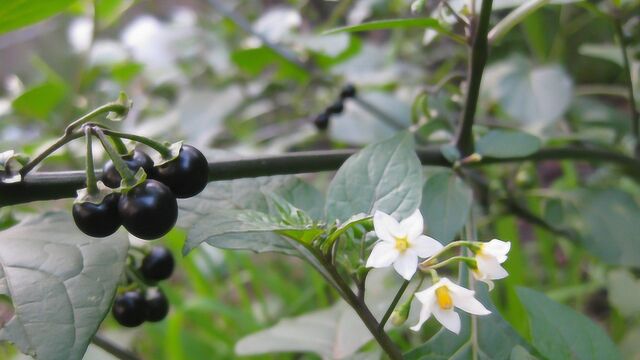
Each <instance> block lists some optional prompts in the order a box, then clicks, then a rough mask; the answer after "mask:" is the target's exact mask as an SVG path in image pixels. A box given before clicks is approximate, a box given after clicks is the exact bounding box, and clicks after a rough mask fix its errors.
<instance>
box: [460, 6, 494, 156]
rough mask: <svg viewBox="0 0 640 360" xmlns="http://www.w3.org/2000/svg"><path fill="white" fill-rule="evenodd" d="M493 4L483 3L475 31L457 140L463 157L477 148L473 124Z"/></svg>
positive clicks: (485, 59)
mask: <svg viewBox="0 0 640 360" xmlns="http://www.w3.org/2000/svg"><path fill="white" fill-rule="evenodd" d="M492 4H493V0H483V1H482V8H481V9H480V18H479V21H478V22H477V25H478V26H477V28H476V29H474V30H475V36H474V39H473V43H472V47H471V56H470V59H469V75H468V82H467V83H468V89H467V95H466V99H465V106H464V111H463V113H462V120H461V122H460V127H459V129H458V134H457V140H456V146H457V147H458V149H459V150H460V154H461V155H462V156H463V157H466V156H469V155H471V154H473V152H474V148H475V146H474V141H473V122H474V118H475V114H476V107H477V105H478V96H479V95H480V83H481V81H482V72H483V71H484V66H485V64H486V63H487V57H488V43H487V33H488V32H489V18H490V17H491V6H492ZM472 21H473V23H472V24H475V22H476V19H472Z"/></svg>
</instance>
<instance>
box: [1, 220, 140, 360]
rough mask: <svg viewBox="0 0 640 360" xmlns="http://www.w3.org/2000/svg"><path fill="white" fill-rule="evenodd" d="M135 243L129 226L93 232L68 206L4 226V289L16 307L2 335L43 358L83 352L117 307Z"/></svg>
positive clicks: (77, 355) (70, 356)
mask: <svg viewBox="0 0 640 360" xmlns="http://www.w3.org/2000/svg"><path fill="white" fill-rule="evenodd" d="M128 247H129V239H128V237H127V236H126V234H125V233H124V232H119V233H117V234H116V235H113V236H110V237H108V238H104V239H96V238H91V237H88V236H86V235H84V234H82V233H81V232H80V231H79V230H77V229H76V227H75V225H74V223H73V220H72V219H71V217H70V216H69V215H68V214H66V213H47V214H44V215H41V216H38V217H35V218H30V219H28V220H25V221H24V222H22V223H20V224H18V225H16V226H14V227H11V228H9V229H7V230H5V231H2V232H0V265H1V268H0V294H4V295H7V296H9V297H10V298H11V300H12V302H13V307H14V309H15V315H14V317H13V318H12V319H11V320H10V321H9V322H7V323H6V324H5V325H4V326H3V327H2V328H0V340H5V341H10V342H12V343H14V344H16V345H17V346H18V347H19V348H20V350H21V351H22V352H24V353H25V354H29V355H31V356H34V357H38V358H42V359H51V360H57V359H60V360H70V359H71V360H72V359H81V358H82V356H83V354H84V353H85V351H86V349H87V346H88V345H89V342H90V341H91V339H92V338H93V335H94V334H95V333H96V331H97V329H98V326H99V325H100V323H101V322H102V320H103V319H104V317H105V315H106V314H107V312H108V310H109V308H110V307H111V301H112V300H113V296H114V293H115V290H116V287H117V284H118V281H119V280H120V277H121V276H122V273H123V270H124V266H125V259H126V255H127V249H128Z"/></svg>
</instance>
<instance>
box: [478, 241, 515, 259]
mask: <svg viewBox="0 0 640 360" xmlns="http://www.w3.org/2000/svg"><path fill="white" fill-rule="evenodd" d="M509 250H511V243H510V242H508V241H502V240H498V239H493V240H491V241H489V242H488V243H484V244H482V254H483V255H488V256H493V257H495V258H496V259H497V260H498V262H500V263H503V262H505V261H506V260H507V254H508V253H509Z"/></svg>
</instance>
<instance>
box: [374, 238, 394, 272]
mask: <svg viewBox="0 0 640 360" xmlns="http://www.w3.org/2000/svg"><path fill="white" fill-rule="evenodd" d="M399 255H400V253H399V252H398V250H396V248H395V245H394V244H390V243H388V242H385V241H381V242H379V243H377V244H376V245H375V246H374V247H373V250H371V254H370V255H369V258H368V259H367V265H366V267H373V268H383V267H387V266H390V265H391V264H393V262H394V261H396V259H397V258H398V256H399Z"/></svg>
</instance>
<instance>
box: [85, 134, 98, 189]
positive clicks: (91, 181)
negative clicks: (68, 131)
mask: <svg viewBox="0 0 640 360" xmlns="http://www.w3.org/2000/svg"><path fill="white" fill-rule="evenodd" d="M84 135H85V137H86V139H87V159H86V161H87V168H86V173H87V193H88V194H89V195H96V194H97V193H98V186H97V185H96V181H97V180H96V172H95V168H94V166H93V146H92V144H91V128H89V127H86V128H84Z"/></svg>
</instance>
